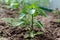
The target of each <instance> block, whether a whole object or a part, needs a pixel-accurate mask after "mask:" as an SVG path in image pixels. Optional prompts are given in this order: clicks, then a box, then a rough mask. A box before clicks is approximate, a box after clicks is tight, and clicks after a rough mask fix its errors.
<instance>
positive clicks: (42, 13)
mask: <svg viewBox="0 0 60 40" xmlns="http://www.w3.org/2000/svg"><path fill="white" fill-rule="evenodd" d="M38 12H40V14H41V15H43V16H45V17H47V14H46V13H45V11H44V10H42V9H39V10H38Z"/></svg>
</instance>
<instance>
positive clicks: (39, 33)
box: [35, 32, 43, 35]
mask: <svg viewBox="0 0 60 40" xmlns="http://www.w3.org/2000/svg"><path fill="white" fill-rule="evenodd" d="M41 34H43V32H37V33H35V35H41Z"/></svg>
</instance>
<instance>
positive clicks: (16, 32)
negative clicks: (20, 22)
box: [0, 5, 60, 40]
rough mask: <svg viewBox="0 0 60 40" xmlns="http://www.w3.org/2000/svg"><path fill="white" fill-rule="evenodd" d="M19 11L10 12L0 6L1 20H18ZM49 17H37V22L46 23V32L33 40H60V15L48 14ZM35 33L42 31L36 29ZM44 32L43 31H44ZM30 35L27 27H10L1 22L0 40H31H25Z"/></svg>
mask: <svg viewBox="0 0 60 40" xmlns="http://www.w3.org/2000/svg"><path fill="white" fill-rule="evenodd" d="M17 13H18V10H10V9H7V8H4V7H3V5H0V19H1V18H17V17H18V16H19V14H17ZM46 14H47V15H48V16H47V17H44V16H40V15H39V16H37V17H36V19H37V20H41V21H42V22H43V23H44V30H45V32H44V33H43V34H41V35H36V36H35V37H34V38H33V39H31V40H60V22H56V21H57V20H58V19H60V15H59V14H54V13H51V12H46ZM33 30H34V31H37V32H40V31H42V30H41V29H39V28H34V29H33ZM42 32H43V31H42ZM27 33H29V31H28V30H26V28H25V27H21V28H20V27H14V26H11V25H9V24H8V23H6V22H5V21H3V20H0V40H30V39H25V38H24V35H25V34H27Z"/></svg>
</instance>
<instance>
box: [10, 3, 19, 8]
mask: <svg viewBox="0 0 60 40" xmlns="http://www.w3.org/2000/svg"><path fill="white" fill-rule="evenodd" d="M10 7H11V8H12V9H17V8H18V7H19V3H11V4H10Z"/></svg>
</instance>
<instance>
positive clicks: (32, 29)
mask: <svg viewBox="0 0 60 40" xmlns="http://www.w3.org/2000/svg"><path fill="white" fill-rule="evenodd" d="M31 27H32V29H31V31H33V14H32V25H31Z"/></svg>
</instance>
